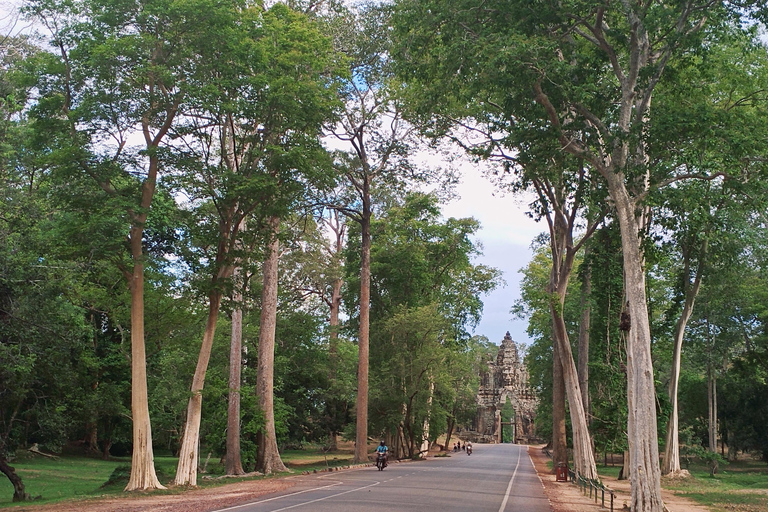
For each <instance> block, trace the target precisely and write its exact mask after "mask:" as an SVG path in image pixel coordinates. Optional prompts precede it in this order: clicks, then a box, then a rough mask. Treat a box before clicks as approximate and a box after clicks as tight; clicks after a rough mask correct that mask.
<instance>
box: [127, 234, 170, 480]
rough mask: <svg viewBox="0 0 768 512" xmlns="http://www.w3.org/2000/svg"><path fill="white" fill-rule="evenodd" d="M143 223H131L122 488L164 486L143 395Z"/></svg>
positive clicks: (145, 377)
mask: <svg viewBox="0 0 768 512" xmlns="http://www.w3.org/2000/svg"><path fill="white" fill-rule="evenodd" d="M142 226H143V223H140V224H138V225H136V224H135V225H134V226H133V227H131V235H130V245H131V256H132V258H133V272H132V273H131V274H130V277H129V283H128V287H129V289H130V292H131V416H132V419H133V451H132V454H131V476H130V478H129V480H128V485H126V486H125V490H126V491H143V490H149V489H165V487H164V486H162V485H161V484H160V481H159V480H158V479H157V474H156V473H155V462H154V454H153V452H152V427H151V425H150V422H149V402H148V396H147V358H146V351H145V346H144V263H143V254H142V245H141V239H142V233H143V228H142Z"/></svg>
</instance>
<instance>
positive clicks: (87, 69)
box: [29, 0, 218, 490]
mask: <svg viewBox="0 0 768 512" xmlns="http://www.w3.org/2000/svg"><path fill="white" fill-rule="evenodd" d="M29 9H30V13H32V14H33V15H35V16H36V17H38V19H40V20H41V21H42V22H43V24H44V25H45V26H46V27H47V28H48V29H49V30H50V32H51V36H52V41H51V43H52V46H53V47H54V48H56V49H57V50H58V51H59V54H60V55H59V57H60V62H59V63H58V66H59V68H58V69H54V72H56V73H59V74H58V75H54V76H52V77H51V79H49V80H47V81H41V85H40V87H41V93H42V98H41V100H40V102H39V104H38V107H37V111H38V113H39V117H40V119H41V120H42V121H45V122H46V123H47V124H48V125H49V126H50V127H51V128H52V129H53V130H56V131H55V132H52V133H55V134H56V136H55V138H53V140H52V142H51V146H52V147H53V148H54V150H53V151H52V157H53V159H54V162H53V163H54V165H56V166H57V167H58V168H59V169H60V170H61V171H62V172H63V173H69V174H70V175H71V176H76V177H80V176H86V177H88V178H90V179H91V180H93V182H94V183H95V184H96V185H97V186H98V187H99V188H100V189H101V190H102V192H103V194H104V198H105V199H106V200H107V201H109V202H111V203H112V204H115V206H116V207H118V208H122V209H123V211H124V212H125V215H126V216H127V219H128V223H129V224H130V227H129V228H128V234H127V246H128V248H129V254H130V262H124V263H120V268H121V270H122V272H123V274H124V276H125V278H126V280H127V283H128V288H129V290H130V291H131V347H132V353H131V365H132V378H131V381H132V388H131V389H132V406H131V409H132V418H133V422H134V423H133V424H134V430H133V456H132V457H133V460H132V465H131V478H130V480H129V482H128V485H127V486H126V490H143V489H152V488H162V485H161V484H160V482H159V481H158V480H157V477H156V475H155V471H154V465H153V455H152V434H151V427H150V421H149V408H148V403H147V401H148V398H147V384H146V382H147V377H146V351H145V339H144V259H145V255H144V247H143V236H144V233H145V226H146V224H147V222H148V219H149V213H150V208H151V206H152V203H153V199H154V198H155V192H156V190H157V188H158V179H159V176H160V171H161V168H162V166H163V164H164V163H165V161H166V159H165V158H164V156H165V152H164V149H163V144H164V143H165V142H166V137H167V135H168V133H169V131H170V129H171V127H172V125H173V124H174V122H175V120H176V118H177V115H178V114H179V112H180V110H181V109H182V108H183V102H184V98H185V93H186V89H185V83H186V82H187V81H188V80H189V79H191V75H193V74H194V73H195V70H196V68H195V66H194V65H193V63H194V62H196V61H197V59H196V57H197V56H199V55H205V51H206V48H208V47H209V44H208V43H209V42H210V41H209V40H208V38H207V36H206V34H209V33H210V31H211V30H213V27H215V21H217V20H218V18H217V16H216V15H211V13H214V12H217V8H216V6H214V5H213V4H210V3H208V2H206V1H201V2H193V3H191V4H190V3H184V2H175V1H173V0H157V1H154V0H152V1H148V2H141V3H138V4H134V5H131V6H128V5H124V4H116V3H113V2H109V1H105V2H101V1H98V0H97V1H93V2H83V3H81V4H80V3H78V4H77V5H75V4H67V5H64V4H48V3H46V2H45V1H41V2H36V3H33V4H31V6H30V8H29ZM211 21H213V24H211ZM202 60H205V59H202ZM135 136H138V137H140V139H143V145H136V146H134V142H133V141H134V140H136V137H135Z"/></svg>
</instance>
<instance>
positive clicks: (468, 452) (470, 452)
mask: <svg viewBox="0 0 768 512" xmlns="http://www.w3.org/2000/svg"><path fill="white" fill-rule="evenodd" d="M467 455H472V445H469V446H467Z"/></svg>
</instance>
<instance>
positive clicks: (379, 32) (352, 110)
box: [330, 6, 413, 462]
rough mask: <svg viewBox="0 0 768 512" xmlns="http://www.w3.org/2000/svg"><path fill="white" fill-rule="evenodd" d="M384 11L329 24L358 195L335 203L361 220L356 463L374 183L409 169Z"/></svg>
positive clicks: (347, 174) (363, 447) (362, 422)
mask: <svg viewBox="0 0 768 512" xmlns="http://www.w3.org/2000/svg"><path fill="white" fill-rule="evenodd" d="M386 26H387V12H386V10H385V9H383V8H377V7H372V6H368V7H365V8H362V9H360V10H359V11H358V10H349V11H343V12H342V15H340V16H338V17H337V18H335V19H334V20H332V23H331V24H330V30H331V31H332V32H333V34H334V39H335V41H336V44H337V45H339V46H341V47H342V48H344V49H345V52H346V54H347V56H348V58H349V63H350V78H349V80H348V81H347V83H346V84H345V88H344V94H343V101H344V102H345V106H346V110H345V112H344V114H343V115H342V118H341V122H340V124H339V125H337V126H335V127H332V128H331V131H332V133H333V135H334V136H335V137H336V138H338V139H339V140H341V141H343V142H345V143H348V144H349V145H350V146H351V150H350V153H347V154H340V155H339V162H338V167H339V172H340V174H341V175H342V176H343V177H344V179H345V180H346V181H347V182H348V184H349V185H351V189H353V190H354V192H353V193H354V195H355V196H356V197H355V198H354V200H353V202H352V203H351V204H345V205H338V204H337V205H334V206H335V207H336V208H337V209H339V210H340V211H342V212H343V213H344V214H345V215H347V216H348V217H349V218H351V219H353V220H354V221H355V222H357V223H359V224H360V227H361V230H360V236H361V240H362V243H361V245H360V251H361V258H360V303H359V315H358V316H359V318H358V321H359V332H358V357H359V362H358V369H357V378H358V385H357V401H356V405H355V410H356V421H357V426H356V428H357V431H356V436H355V461H356V462H365V461H367V460H368V454H367V450H368V389H369V388H368V374H369V361H368V360H369V353H370V348H369V346H370V340H369V335H370V282H371V269H370V265H371V261H370V254H371V219H372V217H373V205H372V203H371V189H372V187H374V184H376V185H378V186H380V187H381V186H384V184H389V185H394V184H395V183H396V182H397V180H398V177H399V176H403V175H404V174H406V172H407V171H408V170H409V169H410V165H409V164H408V154H409V152H410V150H411V149H412V147H411V146H412V143H413V140H412V136H413V129H412V128H411V127H410V126H409V125H408V124H407V123H405V122H404V121H403V119H402V115H401V108H400V104H399V102H398V100H397V98H396V96H395V95H394V92H395V91H394V89H393V85H394V84H393V83H392V70H391V68H390V63H389V59H388V53H389V47H390V44H391V42H390V41H389V36H388V32H387V30H386V28H385V27H386Z"/></svg>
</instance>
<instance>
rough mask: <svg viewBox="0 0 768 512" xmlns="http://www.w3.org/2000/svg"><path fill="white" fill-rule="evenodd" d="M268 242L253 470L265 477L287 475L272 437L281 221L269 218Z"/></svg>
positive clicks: (275, 436) (262, 300) (274, 439)
mask: <svg viewBox="0 0 768 512" xmlns="http://www.w3.org/2000/svg"><path fill="white" fill-rule="evenodd" d="M267 223H268V225H269V227H270V228H271V231H272V232H271V234H270V236H271V240H270V242H269V244H268V246H267V251H266V256H265V258H264V265H263V267H262V268H263V270H262V273H263V283H264V286H263V290H262V295H261V323H260V325H259V351H258V370H257V375H256V394H257V395H258V396H259V408H260V409H261V411H262V412H263V413H264V423H265V424H264V430H262V431H261V432H259V434H258V436H257V438H258V452H257V458H256V469H257V470H259V471H261V472H262V473H264V474H265V475H268V474H271V473H273V472H276V471H288V469H287V468H286V467H285V465H284V464H283V461H282V459H281V458H280V451H279V450H278V448H277V434H276V433H275V407H274V372H275V366H274V362H275V329H276V327H277V284H278V283H277V282H278V264H279V259H280V254H279V249H280V241H279V240H278V237H277V236H278V234H279V232H280V219H279V218H278V217H274V216H273V217H270V218H269V219H268V221H267Z"/></svg>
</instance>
